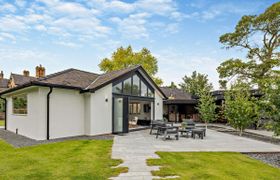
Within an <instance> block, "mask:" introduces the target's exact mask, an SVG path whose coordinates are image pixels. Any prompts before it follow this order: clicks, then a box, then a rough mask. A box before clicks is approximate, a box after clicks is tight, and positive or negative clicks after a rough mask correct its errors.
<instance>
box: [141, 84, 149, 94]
mask: <svg viewBox="0 0 280 180" xmlns="http://www.w3.org/2000/svg"><path fill="white" fill-rule="evenodd" d="M147 92H148V88H147V85H146V84H145V83H144V82H143V81H141V96H147Z"/></svg>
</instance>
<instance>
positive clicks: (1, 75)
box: [0, 71, 4, 79]
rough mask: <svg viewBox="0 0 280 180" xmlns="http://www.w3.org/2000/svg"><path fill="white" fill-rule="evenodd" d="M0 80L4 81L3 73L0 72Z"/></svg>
mask: <svg viewBox="0 0 280 180" xmlns="http://www.w3.org/2000/svg"><path fill="white" fill-rule="evenodd" d="M0 79H4V73H3V71H1V73H0Z"/></svg>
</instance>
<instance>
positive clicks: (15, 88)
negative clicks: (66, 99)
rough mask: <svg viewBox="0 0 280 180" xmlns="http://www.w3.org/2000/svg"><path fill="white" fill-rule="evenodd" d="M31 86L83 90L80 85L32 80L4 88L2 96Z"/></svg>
mask: <svg viewBox="0 0 280 180" xmlns="http://www.w3.org/2000/svg"><path fill="white" fill-rule="evenodd" d="M31 86H41V87H53V88H62V89H72V90H79V91H81V90H82V89H81V88H80V87H73V86H66V85H61V84H50V83H42V82H38V81H31V82H29V83H26V84H23V85H20V86H17V87H14V88H11V89H7V90H4V91H2V92H0V96H2V95H5V94H8V93H11V92H14V91H17V90H20V89H24V88H27V87H31Z"/></svg>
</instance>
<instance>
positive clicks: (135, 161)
mask: <svg viewBox="0 0 280 180" xmlns="http://www.w3.org/2000/svg"><path fill="white" fill-rule="evenodd" d="M156 151H172V152H182V151H185V152H188V151H189V152H191V151H228V152H280V146H278V145H274V144H270V143H265V142H261V141H257V140H253V139H248V138H243V137H238V136H234V135H230V134H225V133H220V132H217V131H213V130H208V131H207V136H206V138H205V139H203V140H202V139H192V138H180V140H179V141H176V140H166V141H163V140H162V139H161V138H159V139H156V138H155V136H154V135H149V131H148V130H144V131H137V132H131V133H129V134H126V135H124V136H115V138H114V144H113V150H112V157H113V158H116V159H123V160H124V163H123V164H122V166H126V167H128V168H129V172H128V173H124V174H121V175H120V176H119V177H116V178H113V179H116V180H119V179H122V180H125V179H139V180H140V179H141V180H142V179H144V180H148V179H153V178H154V177H152V175H151V171H152V170H155V169H157V168H158V167H149V166H147V165H146V160H147V159H149V158H158V156H157V155H156V154H155V152H156Z"/></svg>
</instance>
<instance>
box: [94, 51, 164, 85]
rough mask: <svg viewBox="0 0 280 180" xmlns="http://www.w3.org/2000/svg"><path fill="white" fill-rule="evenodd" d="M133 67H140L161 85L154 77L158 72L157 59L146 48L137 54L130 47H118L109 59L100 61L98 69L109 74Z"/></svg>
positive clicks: (160, 81) (158, 79)
mask: <svg viewBox="0 0 280 180" xmlns="http://www.w3.org/2000/svg"><path fill="white" fill-rule="evenodd" d="M134 65H142V67H143V68H144V69H145V70H146V71H147V73H148V74H149V75H150V76H151V77H152V78H153V80H154V81H155V82H156V83H157V84H158V85H161V84H162V83H163V81H162V80H161V79H160V78H158V77H156V76H155V75H156V73H157V72H158V65H157V59H156V58H155V57H154V56H153V55H152V54H151V52H150V51H149V50H148V49H146V48H143V49H141V51H139V52H134V51H133V49H132V47H131V46H128V47H127V48H123V47H120V48H118V49H117V50H116V51H115V52H113V54H112V56H111V59H109V58H104V59H102V60H101V63H100V64H99V68H100V70H101V71H104V72H110V71H114V70H119V69H123V68H127V67H130V66H134Z"/></svg>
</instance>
